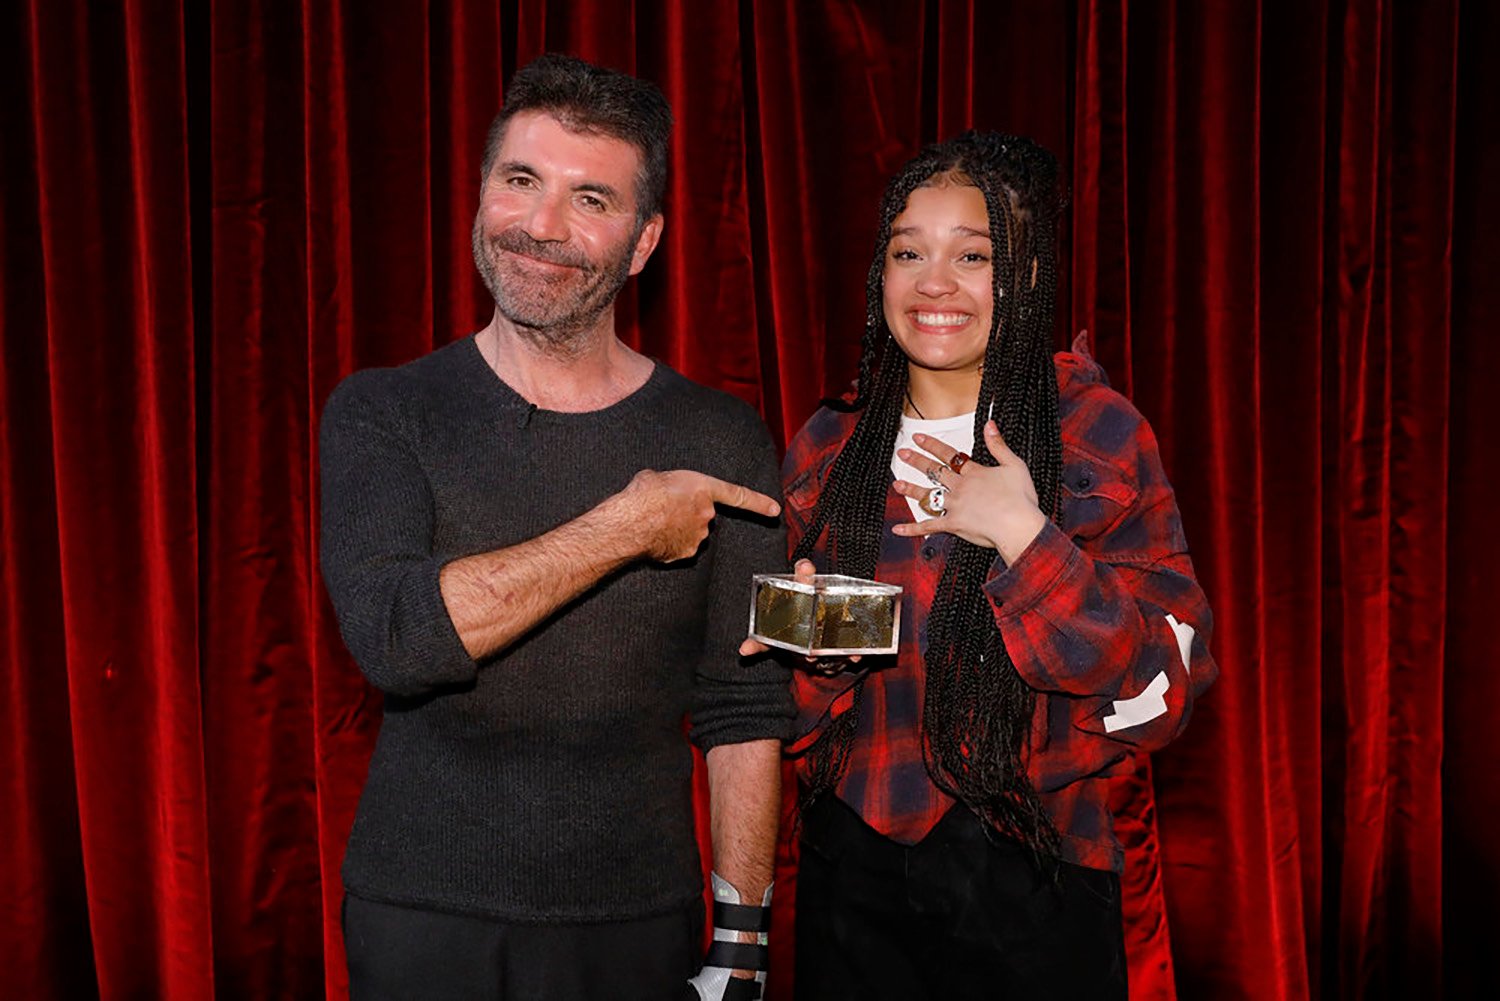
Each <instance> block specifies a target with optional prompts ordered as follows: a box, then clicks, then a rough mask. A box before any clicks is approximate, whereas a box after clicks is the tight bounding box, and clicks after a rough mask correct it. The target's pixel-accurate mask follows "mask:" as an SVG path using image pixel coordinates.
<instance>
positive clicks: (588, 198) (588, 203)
mask: <svg viewBox="0 0 1500 1001" xmlns="http://www.w3.org/2000/svg"><path fill="white" fill-rule="evenodd" d="M582 200H583V204H584V206H585V207H587V208H590V209H592V210H594V211H595V212H603V211H604V209H605V205H604V199H602V198H595V197H594V196H593V195H584V196H583V199H582Z"/></svg>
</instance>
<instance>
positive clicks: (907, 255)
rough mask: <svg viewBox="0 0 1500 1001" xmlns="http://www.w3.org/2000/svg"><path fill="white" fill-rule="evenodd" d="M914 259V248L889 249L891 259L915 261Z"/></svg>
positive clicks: (915, 256) (915, 255) (915, 257)
mask: <svg viewBox="0 0 1500 1001" xmlns="http://www.w3.org/2000/svg"><path fill="white" fill-rule="evenodd" d="M916 259H917V252H916V251H915V250H893V251H891V260H893V261H915V260H916Z"/></svg>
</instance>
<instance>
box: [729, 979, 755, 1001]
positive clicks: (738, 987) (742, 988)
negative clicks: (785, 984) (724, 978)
mask: <svg viewBox="0 0 1500 1001" xmlns="http://www.w3.org/2000/svg"><path fill="white" fill-rule="evenodd" d="M723 1001H760V981H759V980H746V979H744V978H742V977H730V978H729V982H728V983H727V984H725V985H724V998H723Z"/></svg>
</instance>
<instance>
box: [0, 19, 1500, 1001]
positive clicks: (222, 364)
mask: <svg viewBox="0 0 1500 1001" xmlns="http://www.w3.org/2000/svg"><path fill="white" fill-rule="evenodd" d="M1497 43H1500V14H1497V13H1496V10H1495V7H1494V5H1491V4H1484V3H1478V2H1473V0H1468V2H1465V0H1439V2H1436V3H1430V4H1421V5H1406V4H1394V3H1390V2H1386V0H1342V2H1340V3H1305V2H1299V3H1294V2H1290V0H1283V2H1276V3H1271V2H1262V3H1237V4H1221V3H1196V2H1189V0H1160V2H1153V3H1121V2H1105V0H1069V2H1059V3H1049V4H1037V3H1028V2H1021V0H1008V2H993V3H992V2H978V0H893V2H887V3H874V2H862V0H811V2H793V0H738V2H733V0H722V2H711V3H698V2H688V0H655V2H645V0H636V2H632V3H616V2H606V0H505V2H500V3H495V2H493V0H491V2H488V3H485V2H478V0H425V2H395V0H390V2H380V3H353V2H350V0H342V2H311V0H302V2H299V3H280V2H274V0H215V2H214V3H212V4H188V3H183V2H182V0H121V2H119V3H114V4H98V3H85V2H83V0H59V2H43V0H24V2H19V3H15V4H9V5H4V6H3V8H0V87H3V94H4V97H5V100H3V101H0V129H3V131H0V248H3V252H4V263H3V268H0V350H3V355H0V357H3V368H0V394H3V395H0V472H3V476H4V480H3V484H4V487H3V490H0V547H3V549H0V657H3V658H4V659H3V674H0V844H3V845H4V846H5V848H6V850H5V851H4V852H0V887H3V890H0V901H3V902H4V904H5V906H3V907H0V996H5V997H25V998H38V999H47V998H77V997H90V996H99V997H105V998H136V997H161V998H173V999H177V998H207V997H222V998H239V997H244V998H266V997H317V996H325V995H326V996H330V997H339V996H342V995H343V992H344V974H343V966H342V964H343V958H342V945H341V940H340V936H339V931H338V914H339V902H340V899H341V895H342V889H341V887H340V884H339V878H338V866H339V863H340V861H341V858H342V853H343V844H344V839H345V838H346V836H347V833H348V828H349V824H350V822H351V819H352V816H353V811H354V807H355V804H356V802H357V799H358V795H359V790H360V786H361V783H362V781H363V777H364V770H365V765H366V761H367V758H368V754H369V750H370V747H371V745H372V742H373V738H374V734H375V730H376V727H377V726H378V721H379V712H380V704H379V699H378V697H377V696H376V695H375V694H374V693H373V692H372V690H371V689H370V688H369V687H368V686H366V685H365V683H364V682H363V681H362V679H361V678H360V676H359V674H358V672H357V671H356V670H355V668H354V667H353V665H352V664H351V662H350V661H349V658H348V656H347V654H346V652H345V651H344V649H343V646H342V643H341V642H340V640H339V637H338V632H337V625H336V623H335V622H334V621H333V618H332V615H331V611H330V609H329V607H328V605H327V602H326V598H325V597H324V595H323V593H322V589H321V584H320V582H319V579H318V573H317V554H316V546H315V540H316V538H317V525H316V510H317V505H316V497H315V491H316V470H317V456H316V455H315V453H314V442H315V439H316V427H317V418H318V414H319V411H320V409H321V406H322V403H323V400H324V399H325V398H326V396H327V394H328V392H329V391H330V390H331V389H332V387H333V386H334V385H335V384H336V383H337V382H338V380H339V379H340V378H342V377H343V376H344V375H345V374H347V373H348V372H350V371H352V370H354V369H357V368H362V367H367V366H371V365H391V364H398V363H400V362H403V361H406V360H408V359H411V358H414V357H417V356H418V355H421V354H423V353H425V352H427V351H429V350H430V349H431V348H433V347H434V346H436V345H440V344H443V343H446V342H448V341H450V340H452V339H454V338H456V337H459V336H463V335H464V334H466V333H469V332H471V331H472V330H474V329H477V327H479V326H480V325H482V324H483V323H484V322H485V319H486V317H487V313H488V308H487V300H486V296H485V293H484V290H483V287H482V285H481V284H480V282H479V281H478V279H477V276H476V274H475V273H474V269H473V266H472V262H471V261H470V254H469V249H468V236H469V229H470V226H471V225H472V221H473V213H474V205H475V196H476V193H477V185H478V163H479V159H480V155H481V151H482V147H483V141H484V133H485V129H486V127H487V125H488V123H489V120H490V118H491V117H492V116H493V114H494V112H495V110H496V109H497V107H498V105H499V102H500V100H501V98H502V96H503V86H504V82H505V80H506V79H507V78H508V76H509V75H510V74H511V73H512V72H513V71H514V70H515V69H516V68H517V67H518V66H519V65H521V64H523V63H524V62H526V61H527V60H529V59H530V58H532V57H533V56H535V55H536V54H538V53H540V52H542V51H548V50H554V51H568V52H572V53H575V54H578V55H581V56H584V57H585V58H589V59H593V60H596V61H599V62H602V63H605V64H608V65H611V66H615V67H618V68H621V69H625V70H628V71H632V72H636V73H639V74H641V75H644V76H647V77H649V78H651V79H653V80H655V81H657V82H658V83H659V84H660V85H661V86H662V87H663V89H664V90H665V92H666V93H667V96H668V97H669V99H670V100H671V101H672V104H673V107H674V109H675V111H676V115H677V119H678V125H677V130H676V133H675V140H674V146H673V149H672V154H671V156H672V161H671V173H670V178H669V189H668V194H667V226H666V231H665V234H664V237H663V240H662V243H661V246H660V247H659V249H658V251H657V254H656V257H655V258H654V259H653V261H652V262H651V263H650V265H649V266H648V267H647V269H646V272H645V273H644V274H643V275H642V276H641V277H640V279H638V281H636V282H634V283H632V284H631V286H629V287H628V288H627V291H626V293H625V295H624V297H623V298H622V301H621V304H620V310H619V320H620V329H621V332H622V336H624V337H625V338H626V339H627V340H628V341H629V342H630V343H632V344H633V345H636V346H637V347H639V348H641V349H642V350H644V351H646V352H647V353H649V354H651V355H653V356H655V357H657V358H660V359H662V360H664V361H666V362H668V363H669V364H671V365H673V366H674V367H676V368H678V369H679V370H681V371H683V372H684V373H686V374H687V375H689V376H691V377H693V378H696V379H698V380H700V381H703V382H706V383H708V384H710V385H714V386H718V387H721V388H724V389H727V390H729V391H730V392H733V393H735V394H736V395H738V396H740V397H742V398H744V399H746V400H748V401H750V402H751V403H753V404H755V405H756V406H758V407H759V408H760V410H761V412H762V413H763V414H764V415H765V417H766V420H767V422H768V424H770V426H771V427H772V429H773V432H774V433H775V434H776V435H777V437H778V438H779V439H781V440H785V439H786V438H788V437H789V436H790V435H791V434H793V433H794V432H795V431H796V429H797V428H798V427H799V426H800V424H801V423H802V421H803V420H805V419H806V417H807V416H808V415H809V414H810V413H811V412H812V411H813V409H814V408H815V407H816V405H817V402H818V399H819V398H820V397H821V396H824V395H827V394H830V393H836V392H839V391H841V390H842V389H843V388H844V387H846V386H847V384H848V383H849V380H850V379H851V378H852V377H853V374H854V367H855V360H856V358H857V354H858V338H859V333H860V327H861V321H862V316H863V309H864V292H865V289H864V285H865V275H866V271H867V268H868V265H869V253H870V249H871V244H872V240H873V236H874V232H875V228H876V218H875V213H876V206H877V202H878V199H879V195H880V192H881V189H882V187H883V184H884V179H885V178H886V177H887V176H889V175H890V173H892V172H893V171H894V170H895V169H896V168H897V167H898V166H899V165H900V164H901V162H902V161H903V160H904V159H905V158H906V157H908V156H910V155H911V154H912V153H913V152H914V151H915V150H916V149H917V148H918V147H919V146H920V144H921V143H922V142H924V141H927V140H929V139H932V138H936V137H940V136H948V135H951V134H953V133H955V132H957V131H959V130H961V129H963V128H966V127H969V126H979V127H984V128H997V129H1002V130H1005V131H1012V132H1018V133H1022V134H1027V135H1030V136H1033V137H1035V138H1036V139H1038V140H1039V141H1041V142H1043V143H1045V144H1046V145H1048V146H1049V147H1051V148H1052V149H1054V150H1055V151H1056V152H1057V153H1058V155H1059V157H1060V159H1061V160H1062V162H1063V165H1064V173H1065V176H1066V177H1067V178H1068V189H1069V200H1070V207H1069V210H1068V214H1067V215H1066V217H1065V221H1064V232H1063V234H1062V248H1063V254H1064V261H1063V268H1062V276H1061V278H1062V280H1061V287H1060V297H1059V319H1058V342H1059V344H1060V345H1061V344H1063V343H1065V340H1066V339H1067V338H1070V337H1071V336H1072V334H1074V333H1076V332H1077V331H1078V330H1082V329H1086V330H1088V331H1089V332H1090V340H1091V342H1092V344H1093V347H1094V350H1095V353H1096V355H1097V356H1098V357H1099V358H1100V359H1101V360H1102V361H1103V363H1104V364H1105V366H1106V368H1107V369H1108V371H1109V373H1110V375H1111V378H1112V380H1113V382H1114V384H1115V386H1116V387H1117V388H1119V389H1120V390H1121V391H1122V392H1125V393H1127V394H1128V395H1130V396H1131V398H1132V399H1133V400H1134V401H1135V403H1136V404H1137V405H1138V406H1139V407H1140V408H1141V410H1142V411H1143V412H1144V413H1145V414H1146V415H1147V417H1148V418H1149V419H1150V420H1151V421H1152V423H1153V425H1154V426H1155V428H1156V431H1157V433H1158V436H1159V438H1160V440H1161V443H1162V449H1163V455H1164V458H1165V461H1166V465H1167V469H1168V471H1169V473H1170V475H1171V477H1172V479H1173V482H1174V483H1175V485H1176V486H1177V489H1178V495H1179V501H1180V504H1181V507H1182V510H1183V516H1184V520H1185V523H1186V527H1187V531H1188V536H1189V539H1190V540H1191V543H1192V546H1193V552H1194V558H1195V562H1196V564H1197V568H1198V571H1199V575H1200V577H1201V579H1202V580H1203V583H1204V585H1205V587H1206V589H1207V591H1208V593H1209V597H1210V600H1211V601H1212V604H1213V607H1214V610H1215V613H1216V618H1217V623H1216V631H1215V640H1214V645H1215V654H1216V656H1217V657H1218V660H1219V663H1220V664H1221V666H1222V669H1223V673H1222V676H1221V678H1220V681H1219V683H1218V684H1217V686H1216V687H1215V688H1214V689H1213V690H1212V691H1211V692H1210V693H1209V694H1208V696H1207V697H1206V698H1205V699H1204V700H1203V701H1202V702H1201V703H1200V704H1199V706H1198V707H1197V711H1196V715H1195V718H1194V719H1193V721H1192V723H1191V725H1190V726H1189V728H1188V731H1187V733H1186V734H1185V735H1184V737H1183V738H1182V739H1181V740H1180V741H1179V742H1177V743H1176V744H1174V745H1172V746H1171V747H1169V748H1168V749H1167V750H1165V751H1163V752H1161V753H1160V754H1158V755H1156V756H1155V758H1154V759H1152V760H1150V761H1144V760H1143V761H1141V762H1139V764H1138V767H1137V769H1136V772H1135V774H1134V775H1132V776H1130V777H1128V778H1127V779H1124V780H1122V781H1120V782H1119V783H1118V784H1117V787H1116V790H1115V803H1116V806H1117V808H1118V809H1119V811H1120V813H1121V821H1120V825H1119V833H1120V835H1121V838H1122V840H1124V841H1125V842H1126V844H1127V845H1128V847H1129V863H1128V867H1127V871H1126V874H1125V883H1126V886H1127V890H1128V895H1127V903H1126V912H1127V925H1128V935H1129V941H1130V958H1131V963H1132V966H1131V979H1132V996H1133V997H1134V998H1137V999H1144V998H1153V999H1154V998H1172V997H1182V998H1185V999H1189V998H1213V999H1218V998H1253V999H1257V1001H1259V999H1264V998H1289V999H1291V998H1308V997H1324V998H1382V997H1389V998H1407V997H1437V996H1441V995H1444V994H1447V995H1449V996H1454V997H1462V996H1470V995H1471V994H1472V993H1474V992H1476V991H1479V990H1480V989H1481V988H1480V985H1482V984H1483V983H1486V982H1488V980H1489V977H1488V975H1487V971H1488V964H1487V962H1486V959H1487V958H1488V955H1489V950H1490V948H1491V942H1490V939H1491V938H1492V937H1493V930H1492V929H1493V924H1494V922H1493V921H1492V920H1489V921H1485V920H1478V921H1476V920H1475V919H1474V918H1472V917H1469V915H1476V914H1477V915H1488V914H1490V913H1491V912H1492V910H1493V907H1494V902H1495V900H1496V897H1497V893H1500V867H1497V864H1496V863H1495V862H1494V853H1493V852H1492V851H1491V850H1489V848H1488V845H1487V835H1488V833H1489V831H1490V830H1492V829H1494V828H1495V826H1496V825H1497V823H1500V783H1497V782H1495V781H1494V779H1493V777H1492V774H1491V769H1490V765H1489V762H1490V760H1491V759H1492V758H1493V756H1494V754H1495V753H1496V750H1497V746H1496V741H1497V737H1496V736H1495V733H1496V728H1495V727H1494V726H1493V724H1492V722H1491V717H1492V715H1493V710H1492V707H1493V706H1495V705H1497V704H1500V671H1497V667H1500V657H1497V656H1496V654H1495V653H1494V652H1493V644H1492V642H1491V641H1490V637H1489V636H1488V634H1487V628H1486V627H1487V624H1488V621H1489V619H1490V618H1491V615H1490V611H1489V605H1490V602H1489V601H1488V591H1489V588H1488V587H1487V572H1486V571H1487V569H1488V567H1489V566H1493V565H1496V564H1497V563H1500V542H1497V541H1496V536H1495V533H1494V532H1493V531H1492V530H1491V529H1490V526H1489V524H1488V521H1489V519H1488V514H1489V504H1488V503H1487V502H1488V500H1489V498H1491V497H1493V496H1495V495H1496V490H1497V487H1500V471H1497V467H1500V446H1497V444H1496V440H1495V436H1494V433H1493V430H1492V428H1493V427H1494V426H1495V423H1496V420H1495V418H1494V416H1493V415H1492V414H1491V413H1490V409H1491V408H1490V407H1489V405H1488V404H1489V400H1488V390H1489V388H1490V383H1491V382H1492V381H1493V380H1494V379H1495V378H1496V377H1497V376H1500V348H1497V347H1496V340H1495V338H1494V337H1493V336H1492V333H1493V331H1495V330H1496V329H1500V291H1497V288H1500V286H1497V285H1496V284H1495V283H1494V282H1493V281H1492V280H1491V272H1492V271H1493V270H1494V269H1495V268H1496V266H1500V242H1497V238H1496V236H1495V235H1494V234H1495V227H1494V220H1495V219H1497V218H1500V199H1497V195H1496V194H1495V192H1494V188H1493V186H1492V183H1491V179H1492V178H1494V177H1496V176H1500V142H1497V140H1496V139H1495V137H1494V129H1493V126H1491V125H1488V124H1486V123H1490V122H1493V121H1495V120H1496V118H1497V115H1500V107H1497V103H1500V102H1497V95H1500V79H1497V71H1496V69H1495V67H1494V62H1495V60H1494V59H1493V57H1492V53H1493V51H1494V49H1495V47H1496V45H1497ZM700 819H701V818H700ZM782 860H783V865H782V869H781V875H780V877H779V880H780V883H779V885H780V889H779V890H778V896H777V916H776V922H777V923H776V926H775V944H774V950H775V952H774V955H775V959H776V962H777V964H778V965H777V968H776V969H775V970H774V972H773V978H772V995H773V997H779V998H783V999H784V998H786V997H788V996H789V976H788V974H789V972H790V965H789V964H790V956H791V951H790V944H791V943H790V939H791V934H790V928H791V921H792V920H793V918H794V914H793V913H792V908H791V903H792V898H793V892H794V886H795V852H794V851H793V849H792V846H790V845H785V846H783V854H782Z"/></svg>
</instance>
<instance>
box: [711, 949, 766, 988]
mask: <svg viewBox="0 0 1500 1001" xmlns="http://www.w3.org/2000/svg"><path fill="white" fill-rule="evenodd" d="M703 965H704V966H717V967H721V968H722V969H725V970H768V969H770V968H771V950H770V949H769V948H767V947H766V946H763V945H751V944H750V943H748V942H717V941H716V942H714V944H713V945H711V946H709V947H708V958H707V959H705V960H704V961H703ZM731 979H733V978H731Z"/></svg>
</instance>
